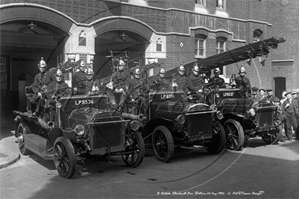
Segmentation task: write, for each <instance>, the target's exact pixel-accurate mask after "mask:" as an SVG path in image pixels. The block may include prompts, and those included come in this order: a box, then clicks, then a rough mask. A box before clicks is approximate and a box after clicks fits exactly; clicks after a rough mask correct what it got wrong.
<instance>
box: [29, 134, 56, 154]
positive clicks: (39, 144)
mask: <svg viewBox="0 0 300 199" xmlns="http://www.w3.org/2000/svg"><path fill="white" fill-rule="evenodd" d="M24 139H25V147H26V148H27V149H28V150H30V151H32V152H33V153H35V154H36V155H38V156H40V157H41V158H43V159H45V160H52V159H53V148H51V149H49V150H48V151H46V145H47V139H46V138H43V137H41V136H39V135H36V134H25V135H24Z"/></svg>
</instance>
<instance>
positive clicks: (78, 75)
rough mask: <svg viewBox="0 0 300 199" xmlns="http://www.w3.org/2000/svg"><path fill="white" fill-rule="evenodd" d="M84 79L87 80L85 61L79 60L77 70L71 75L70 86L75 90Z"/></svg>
mask: <svg viewBox="0 0 300 199" xmlns="http://www.w3.org/2000/svg"><path fill="white" fill-rule="evenodd" d="M85 80H87V76H86V73H85V63H84V61H81V62H80V65H79V70H78V71H77V72H75V73H74V74H73V77H72V87H73V89H74V91H76V90H77V89H78V87H80V84H81V83H82V82H83V81H85Z"/></svg>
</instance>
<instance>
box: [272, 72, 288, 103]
mask: <svg viewBox="0 0 300 199" xmlns="http://www.w3.org/2000/svg"><path fill="white" fill-rule="evenodd" d="M274 81H275V96H276V97H278V98H279V99H282V92H283V91H285V90H286V78H285V77H275V78H274Z"/></svg>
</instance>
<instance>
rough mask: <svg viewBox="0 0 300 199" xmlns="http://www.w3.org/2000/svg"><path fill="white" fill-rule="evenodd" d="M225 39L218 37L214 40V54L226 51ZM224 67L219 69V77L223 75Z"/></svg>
mask: <svg viewBox="0 0 300 199" xmlns="http://www.w3.org/2000/svg"><path fill="white" fill-rule="evenodd" d="M226 40H227V39H226V38H224V37H218V38H217V40H216V54H220V53H223V52H225V51H226ZM223 69H224V67H220V71H221V72H220V75H224V70H223Z"/></svg>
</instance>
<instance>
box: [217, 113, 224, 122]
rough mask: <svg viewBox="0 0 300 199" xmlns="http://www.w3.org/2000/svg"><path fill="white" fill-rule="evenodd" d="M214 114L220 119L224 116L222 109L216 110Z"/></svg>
mask: <svg viewBox="0 0 300 199" xmlns="http://www.w3.org/2000/svg"><path fill="white" fill-rule="evenodd" d="M216 116H217V118H218V120H221V119H223V117H224V116H223V113H222V111H217V113H216Z"/></svg>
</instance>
